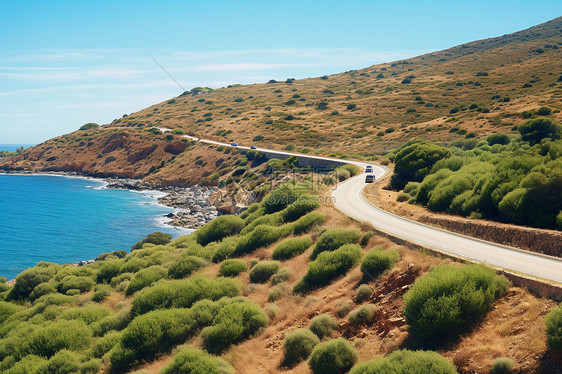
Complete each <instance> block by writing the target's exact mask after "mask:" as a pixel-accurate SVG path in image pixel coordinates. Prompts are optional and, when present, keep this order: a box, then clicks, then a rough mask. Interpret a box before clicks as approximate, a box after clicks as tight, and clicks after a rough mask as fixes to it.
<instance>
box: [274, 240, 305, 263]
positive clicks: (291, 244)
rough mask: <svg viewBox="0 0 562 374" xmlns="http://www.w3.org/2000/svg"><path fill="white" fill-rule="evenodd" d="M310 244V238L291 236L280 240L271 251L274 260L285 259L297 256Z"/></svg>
mask: <svg viewBox="0 0 562 374" xmlns="http://www.w3.org/2000/svg"><path fill="white" fill-rule="evenodd" d="M311 245H312V239H310V238H307V237H304V238H291V239H287V240H285V241H283V242H281V243H280V244H279V245H278V246H277V247H276V248H275V250H274V251H273V259H274V260H287V259H290V258H293V257H295V256H298V255H300V254H302V253H304V251H306V250H307V249H308V248H309V247H310V246H311Z"/></svg>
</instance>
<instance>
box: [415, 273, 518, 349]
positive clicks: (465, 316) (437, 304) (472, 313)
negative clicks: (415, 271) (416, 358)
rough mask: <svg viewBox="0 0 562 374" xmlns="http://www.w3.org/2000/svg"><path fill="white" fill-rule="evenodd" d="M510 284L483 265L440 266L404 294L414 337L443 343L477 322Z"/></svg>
mask: <svg viewBox="0 0 562 374" xmlns="http://www.w3.org/2000/svg"><path fill="white" fill-rule="evenodd" d="M508 286H509V282H508V281H507V280H506V279H505V277H503V276H496V274H495V272H494V271H493V270H492V269H490V268H487V267H485V266H482V265H465V266H450V265H441V266H436V267H434V268H432V269H431V270H430V271H429V273H427V274H425V275H423V276H422V277H420V278H418V279H417V280H416V282H415V283H414V285H413V286H412V288H411V289H410V290H409V291H408V292H407V293H406V294H405V295H404V306H405V307H404V315H405V316H406V321H407V322H408V324H409V325H410V330H411V332H412V333H413V334H414V336H416V337H417V338H419V339H420V340H421V341H422V342H424V343H439V342H441V341H442V340H444V339H445V338H446V337H449V336H451V335H452V334H457V333H459V332H461V331H462V330H464V329H466V328H468V327H470V326H471V325H472V324H474V323H475V322H476V321H477V320H478V319H480V318H481V317H482V316H483V315H484V314H485V313H486V311H487V310H488V309H489V308H490V305H491V304H492V303H493V302H494V301H495V300H497V299H498V298H499V297H500V296H501V295H502V294H503V293H504V292H505V291H506V290H507V288H508Z"/></svg>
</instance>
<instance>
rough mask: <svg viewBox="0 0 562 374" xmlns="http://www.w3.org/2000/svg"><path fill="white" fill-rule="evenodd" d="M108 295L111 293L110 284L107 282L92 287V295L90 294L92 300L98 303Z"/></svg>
mask: <svg viewBox="0 0 562 374" xmlns="http://www.w3.org/2000/svg"><path fill="white" fill-rule="evenodd" d="M109 295H111V286H109V285H107V284H98V285H97V286H96V287H95V288H94V296H92V301H95V302H96V303H99V302H101V301H103V300H105V298H106V297H108V296H109Z"/></svg>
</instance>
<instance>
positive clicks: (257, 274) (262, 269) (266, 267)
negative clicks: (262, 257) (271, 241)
mask: <svg viewBox="0 0 562 374" xmlns="http://www.w3.org/2000/svg"><path fill="white" fill-rule="evenodd" d="M279 266H280V264H279V261H261V262H258V263H257V264H256V265H255V266H254V267H252V269H251V270H250V281H251V282H252V283H265V282H267V281H268V280H269V278H271V276H272V275H273V274H275V273H277V271H278V270H279Z"/></svg>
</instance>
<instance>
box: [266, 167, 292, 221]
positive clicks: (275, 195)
mask: <svg viewBox="0 0 562 374" xmlns="http://www.w3.org/2000/svg"><path fill="white" fill-rule="evenodd" d="M295 161H296V160H295ZM298 198H299V193H297V192H296V191H295V189H294V188H293V187H292V186H291V185H289V184H287V183H285V184H282V185H280V186H278V187H276V188H275V189H274V190H273V191H271V192H270V193H269V194H268V195H267V196H266V197H265V199H264V200H263V202H262V204H263V207H264V209H265V213H267V214H271V213H275V212H279V211H281V210H283V209H285V208H286V207H287V206H289V205H291V204H293V203H294V202H296V201H297V200H298Z"/></svg>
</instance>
